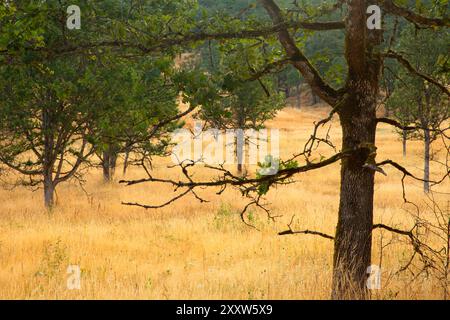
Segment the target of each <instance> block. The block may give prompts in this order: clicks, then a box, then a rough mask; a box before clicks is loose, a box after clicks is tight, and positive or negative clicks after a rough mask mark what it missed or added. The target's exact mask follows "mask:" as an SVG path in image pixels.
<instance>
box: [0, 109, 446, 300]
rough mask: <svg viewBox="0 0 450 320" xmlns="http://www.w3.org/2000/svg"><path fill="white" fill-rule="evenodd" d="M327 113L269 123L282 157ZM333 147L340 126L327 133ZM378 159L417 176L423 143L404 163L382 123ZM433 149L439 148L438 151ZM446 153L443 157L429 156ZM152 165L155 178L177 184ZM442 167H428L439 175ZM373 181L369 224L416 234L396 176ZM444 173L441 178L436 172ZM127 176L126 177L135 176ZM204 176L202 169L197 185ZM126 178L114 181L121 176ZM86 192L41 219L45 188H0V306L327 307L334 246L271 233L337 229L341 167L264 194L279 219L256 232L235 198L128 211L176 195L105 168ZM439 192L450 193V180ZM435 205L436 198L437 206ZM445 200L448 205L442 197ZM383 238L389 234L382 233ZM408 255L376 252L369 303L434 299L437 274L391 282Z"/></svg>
mask: <svg viewBox="0 0 450 320" xmlns="http://www.w3.org/2000/svg"><path fill="white" fill-rule="evenodd" d="M326 112H327V111H326V109H324V108H319V109H317V108H316V109H312V108H305V109H304V110H302V111H299V110H294V109H290V108H287V109H285V110H283V111H282V112H280V114H279V116H278V117H277V119H276V120H275V121H272V122H271V123H270V125H269V126H270V127H276V128H280V129H281V134H280V137H281V153H282V155H284V156H285V157H287V156H289V155H291V154H293V153H295V152H296V151H297V150H298V148H300V147H301V146H302V145H303V143H304V142H305V141H306V138H307V137H308V136H309V134H310V132H311V128H312V122H313V121H314V120H316V119H319V118H321V117H323V116H324V115H325V114H326ZM332 135H333V139H334V141H335V142H336V143H337V144H339V140H340V137H339V136H340V134H339V126H338V124H337V123H336V122H335V124H334V125H333V129H332ZM378 145H379V157H378V159H384V158H391V159H393V160H397V161H401V162H402V163H404V164H405V165H406V166H407V167H408V168H410V169H411V171H413V172H415V173H417V174H419V175H420V173H421V169H420V168H421V167H422V155H421V154H422V144H421V143H420V142H410V143H409V145H408V148H409V150H408V157H407V158H406V159H403V158H402V155H401V142H400V141H399V139H398V136H397V135H395V134H394V133H393V131H392V129H391V128H389V127H387V126H381V128H380V130H379V134H378ZM435 149H439V143H436V144H435ZM439 156H441V157H442V153H441V154H440V155H439V154H438V155H437V156H436V157H439ZM166 163H167V161H166V160H161V161H158V162H157V164H156V166H155V175H156V176H162V175H170V176H172V177H176V176H177V175H178V172H177V171H176V170H167V169H166V167H165V164H166ZM439 170H441V169H440V168H439V166H437V165H435V164H434V165H433V171H434V172H435V173H436V172H437V171H439ZM387 171H388V174H389V175H388V177H384V176H382V175H379V176H377V184H376V199H375V221H376V222H381V221H382V222H383V223H388V224H391V225H395V226H397V227H401V228H408V226H411V223H412V222H411V219H409V216H408V214H407V213H406V212H405V210H404V209H405V206H404V205H403V202H402V196H401V191H402V190H401V184H400V178H401V175H400V174H399V173H398V172H396V171H394V170H392V169H388V170H387ZM441 173H442V170H441ZM142 176H143V173H142V172H141V171H140V170H139V169H132V170H131V171H130V173H129V175H128V176H127V178H130V179H131V178H138V177H142ZM209 177H210V173H208V172H205V171H203V170H198V172H197V174H196V178H197V179H202V178H203V179H207V178H209ZM119 178H121V177H119ZM85 188H86V190H87V192H88V193H89V195H86V194H85V193H84V192H83V191H82V190H81V188H80V187H79V186H78V185H76V184H74V183H73V184H66V185H61V186H60V187H59V189H58V197H57V198H58V207H57V208H56V209H55V210H54V212H53V213H52V214H48V213H47V212H46V211H45V209H44V207H43V204H42V202H43V201H42V195H41V192H32V191H30V190H26V189H24V188H16V189H14V190H9V191H8V190H5V189H2V190H1V191H0V203H1V204H0V298H2V299H41V298H49V299H118V298H124V299H176V298H179V299H327V298H329V292H330V279H331V264H332V242H331V241H328V240H325V239H322V238H317V237H314V236H308V235H299V236H285V237H280V236H277V232H278V231H281V230H284V229H286V224H287V223H288V222H289V220H290V219H291V217H292V216H293V215H295V216H296V219H295V226H294V227H295V228H297V229H316V230H320V231H322V232H326V233H329V234H333V232H334V226H335V224H336V221H337V206H338V199H339V198H338V196H339V192H338V190H339V165H338V164H336V165H334V166H331V167H328V168H325V169H322V170H320V171H314V172H309V173H307V174H303V175H300V176H298V177H297V183H296V184H294V185H289V186H286V187H282V188H278V189H277V190H273V191H271V192H270V193H269V195H268V201H269V202H271V209H272V211H273V213H274V214H275V215H279V214H282V215H283V218H281V219H279V220H278V221H277V222H276V223H273V222H270V221H267V219H266V216H265V215H264V214H263V213H259V212H252V215H251V216H252V221H253V223H255V224H257V225H258V226H259V227H260V228H261V230H262V231H255V230H253V229H251V228H249V227H246V226H245V225H244V224H243V223H242V222H240V220H239V216H238V210H239V209H240V208H242V206H243V204H245V202H244V200H242V199H241V198H240V197H239V195H238V193H237V192H236V191H233V190H227V191H226V192H225V193H224V194H223V195H222V196H220V197H218V196H216V195H215V194H214V191H216V190H205V191H203V192H202V195H203V196H204V197H206V198H208V199H209V200H211V202H210V203H207V204H200V203H199V202H198V201H196V200H195V199H194V198H193V197H188V198H184V199H183V200H181V201H179V202H177V203H175V204H174V205H172V206H170V207H167V208H164V209H161V210H156V211H144V210H142V209H138V208H130V207H124V206H122V205H121V204H120V201H121V200H127V201H142V202H145V203H152V204H155V203H161V202H164V201H165V200H167V199H168V198H169V197H170V196H171V189H170V188H168V187H166V186H162V185H138V186H134V187H124V186H120V185H118V184H112V185H105V184H103V183H102V181H101V176H100V172H98V171H95V170H94V171H91V172H90V173H89V174H88V176H87V184H86V186H85ZM440 191H446V192H448V191H450V188H449V183H448V181H447V182H446V183H445V184H444V185H442V186H441V187H440ZM407 192H408V197H410V198H411V199H414V200H415V202H420V201H421V200H422V199H424V196H423V193H422V191H421V184H420V183H418V182H413V181H411V180H408V185H407ZM444 200H445V199H444V198H442V199H440V201H444ZM445 201H446V200H445ZM384 237H385V239H384V241H387V240H389V239H390V235H389V234H387V233H385V234H384ZM379 241H380V232H378V231H377V232H375V233H374V253H373V261H374V263H378V261H379V257H380V252H379V249H378V248H379V244H380V242H379ZM409 249H410V248H409V247H407V246H405V245H403V244H396V245H393V246H391V247H389V248H388V249H385V251H384V254H383V264H382V269H383V289H382V290H380V291H376V292H374V294H373V297H374V298H385V299H390V298H406V299H419V298H422V299H423V298H425V299H427V298H441V296H442V295H441V292H442V290H441V289H440V287H439V286H438V285H437V283H436V282H435V280H433V278H432V277H430V278H428V279H425V278H420V279H417V280H416V281H414V282H412V283H410V280H411V278H412V276H411V275H409V274H408V273H404V274H402V275H401V276H399V277H394V278H391V279H389V281H388V278H389V275H390V274H391V273H393V272H395V271H396V270H397V269H398V268H399V267H400V266H401V265H403V264H404V263H405V262H406V261H407V259H408V257H409V253H410V251H409ZM68 265H79V266H80V267H81V269H82V280H81V285H82V288H81V290H68V289H67V287H66V279H67V274H66V269H67V266H68Z"/></svg>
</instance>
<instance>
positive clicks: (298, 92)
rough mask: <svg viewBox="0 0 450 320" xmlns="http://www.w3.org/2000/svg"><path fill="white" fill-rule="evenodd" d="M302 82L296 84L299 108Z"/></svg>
mask: <svg viewBox="0 0 450 320" xmlns="http://www.w3.org/2000/svg"><path fill="white" fill-rule="evenodd" d="M301 89H302V84H301V82H299V83H298V84H297V108H298V109H300V108H301V106H302V91H301Z"/></svg>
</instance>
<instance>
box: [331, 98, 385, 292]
mask: <svg viewBox="0 0 450 320" xmlns="http://www.w3.org/2000/svg"><path fill="white" fill-rule="evenodd" d="M366 97H367V96H364V95H362V94H358V93H357V94H355V95H352V97H351V98H350V99H349V101H347V102H346V103H345V105H344V106H343V108H342V110H343V111H342V112H340V114H339V115H340V121H341V125H342V132H343V141H342V150H356V151H355V152H354V154H353V155H352V156H351V157H348V158H346V159H344V160H342V165H341V188H340V202H339V216H338V224H337V227H336V237H335V246H334V260H333V290H332V298H333V299H339V300H340V299H365V298H366V297H367V294H368V292H367V288H366V281H367V274H366V271H367V268H368V267H369V266H370V261H371V251H372V225H373V195H374V171H372V170H370V169H367V168H364V167H363V166H364V164H365V162H366V160H367V158H368V156H369V154H370V153H371V150H370V147H368V146H371V145H372V146H375V131H376V122H375V119H376V117H375V103H374V101H375V100H373V101H367V100H365V98H366Z"/></svg>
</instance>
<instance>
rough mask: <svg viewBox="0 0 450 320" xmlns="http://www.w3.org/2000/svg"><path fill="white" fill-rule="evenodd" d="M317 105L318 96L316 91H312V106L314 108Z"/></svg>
mask: <svg viewBox="0 0 450 320" xmlns="http://www.w3.org/2000/svg"><path fill="white" fill-rule="evenodd" d="M316 104H317V96H316V94H315V93H314V91H311V105H312V106H314V105H316Z"/></svg>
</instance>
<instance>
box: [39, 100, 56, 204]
mask: <svg viewBox="0 0 450 320" xmlns="http://www.w3.org/2000/svg"><path fill="white" fill-rule="evenodd" d="M42 131H43V134H44V152H43V164H42V169H43V176H44V177H43V178H44V203H45V207H46V208H47V209H52V208H53V206H54V204H55V201H54V193H55V186H54V183H53V165H54V159H53V153H54V150H53V149H54V132H53V124H52V117H51V112H50V110H49V109H47V108H45V109H44V110H43V112H42Z"/></svg>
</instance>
